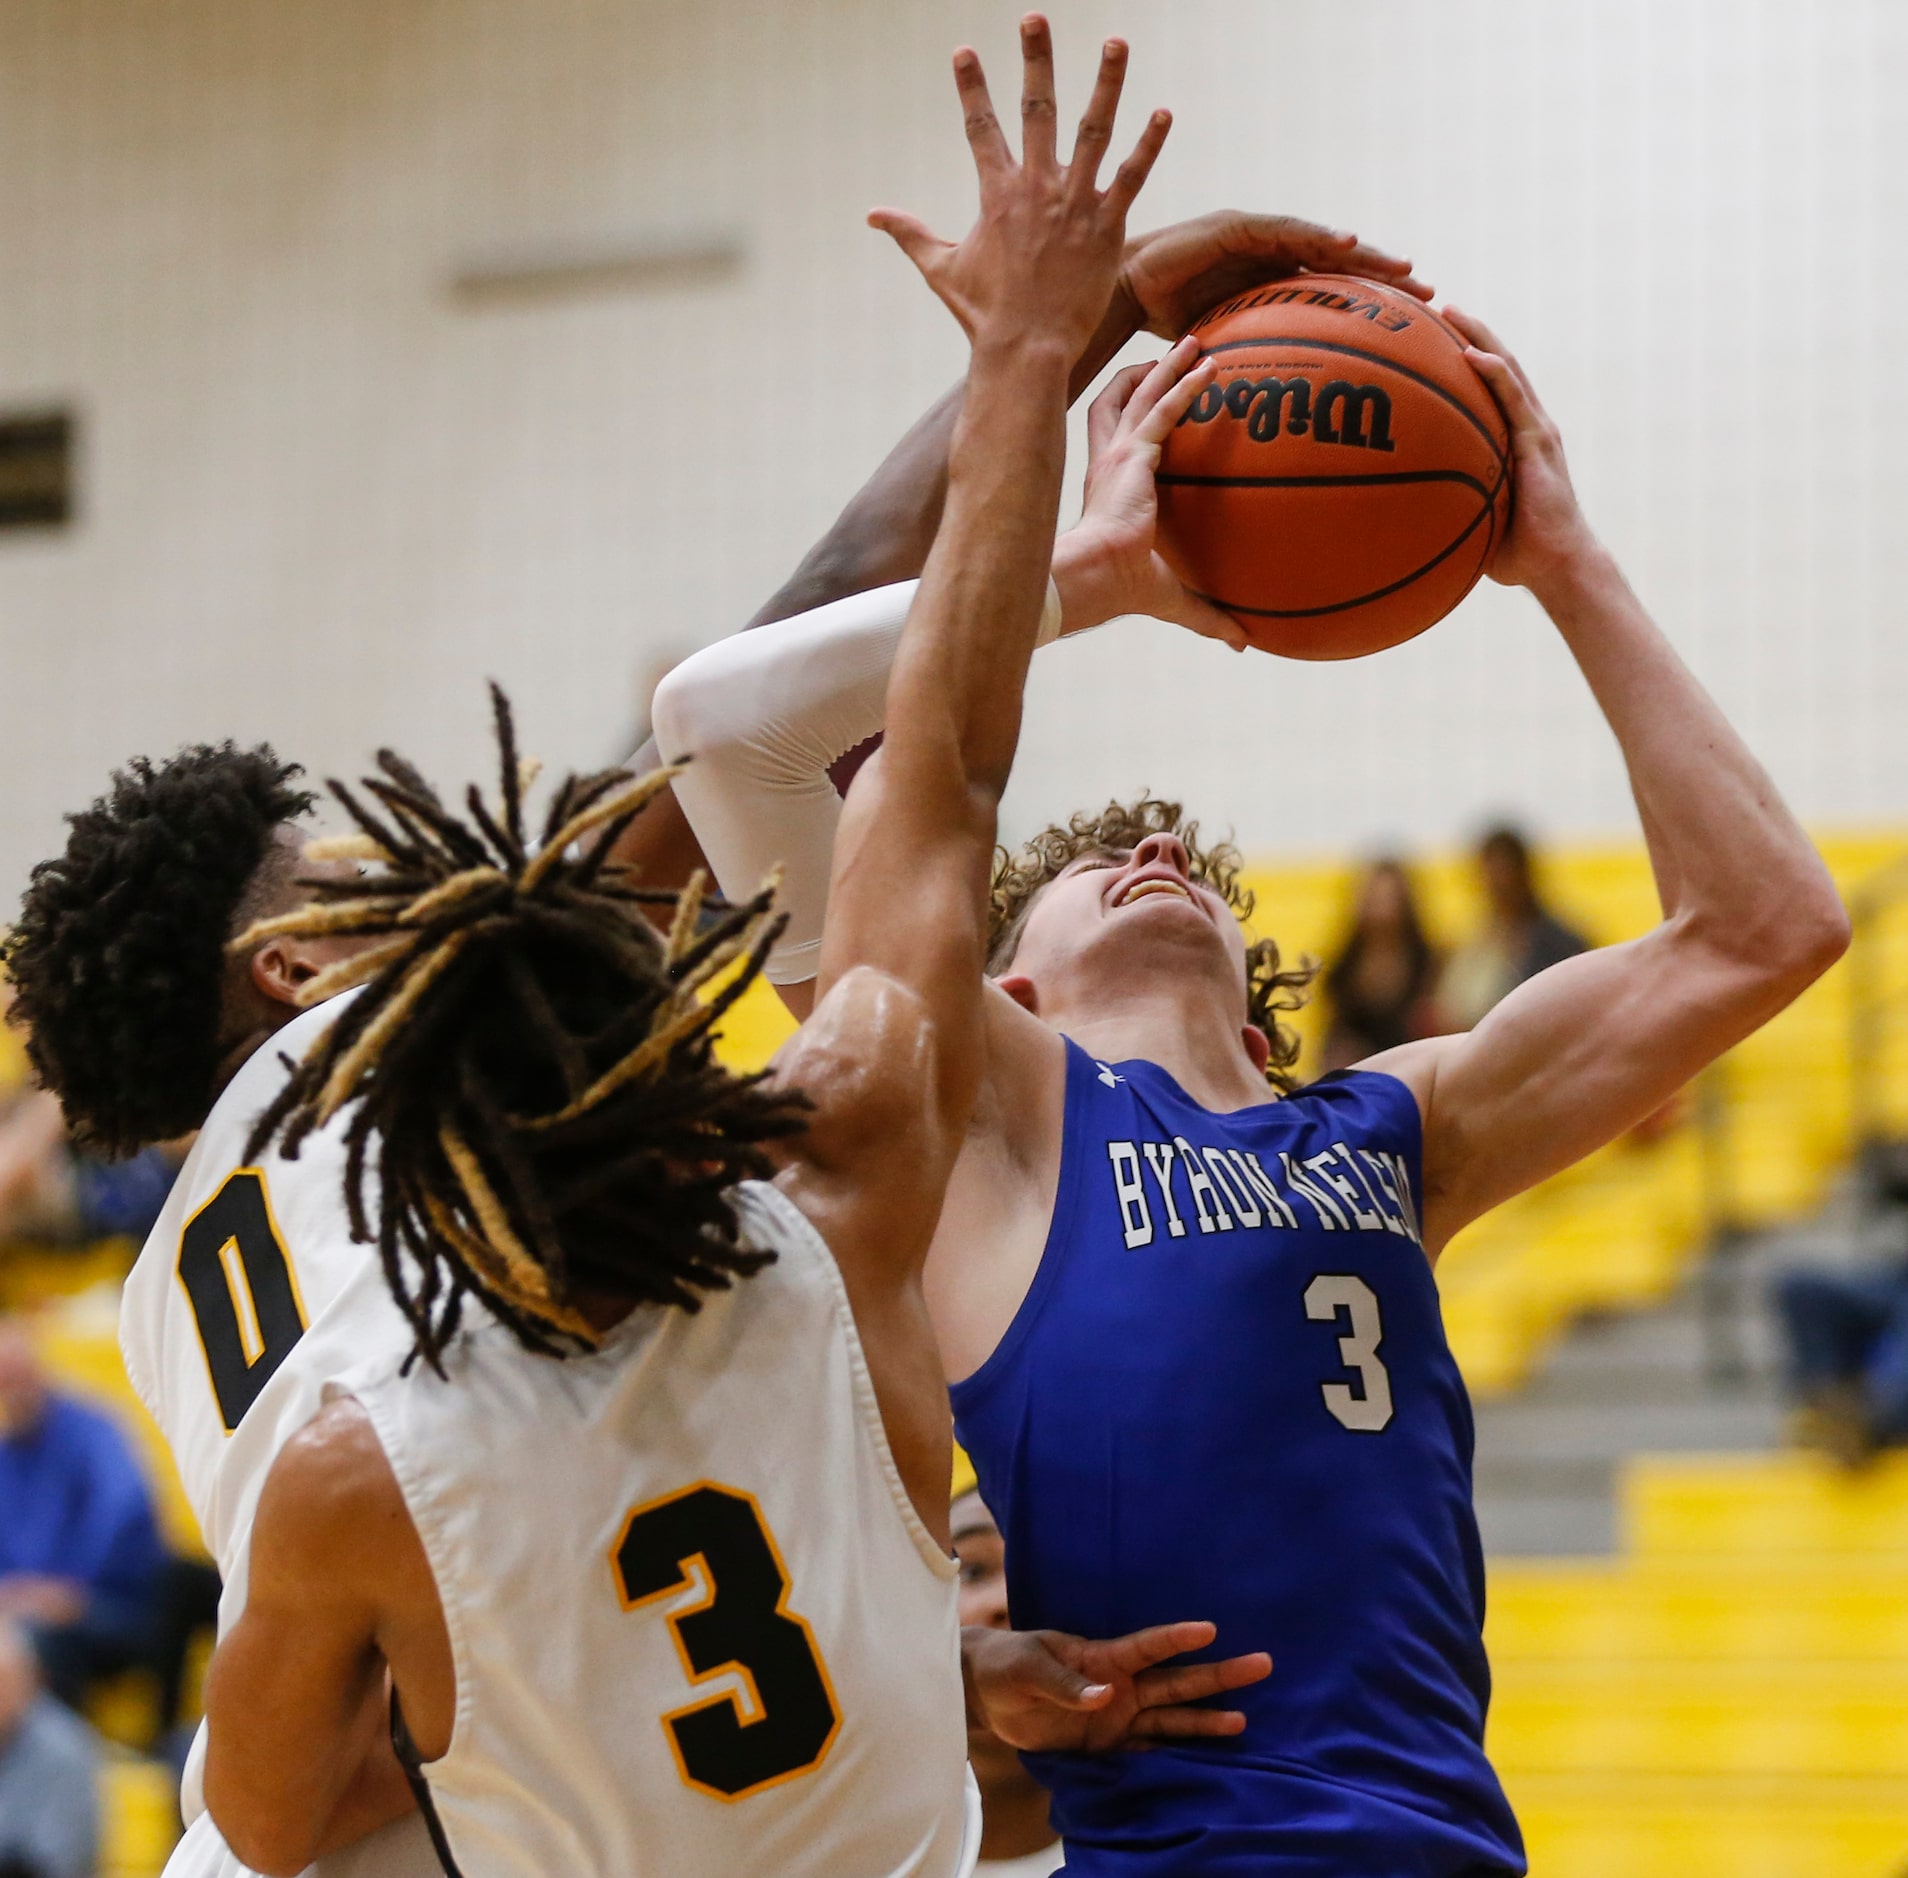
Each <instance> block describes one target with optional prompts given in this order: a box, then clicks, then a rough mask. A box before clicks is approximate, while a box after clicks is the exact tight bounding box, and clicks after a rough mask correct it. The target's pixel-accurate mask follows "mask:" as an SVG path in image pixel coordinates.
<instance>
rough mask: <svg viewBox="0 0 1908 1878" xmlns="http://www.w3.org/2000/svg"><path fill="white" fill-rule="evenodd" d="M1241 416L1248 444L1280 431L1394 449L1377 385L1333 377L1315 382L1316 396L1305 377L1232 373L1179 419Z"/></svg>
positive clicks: (1387, 403) (1385, 400) (1387, 404)
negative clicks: (1237, 375)
mask: <svg viewBox="0 0 1908 1878" xmlns="http://www.w3.org/2000/svg"><path fill="white" fill-rule="evenodd" d="M1222 411H1223V412H1224V413H1225V414H1226V415H1227V416H1228V417H1235V418H1243V419H1244V420H1245V427H1246V435H1247V436H1248V437H1250V438H1251V439H1252V440H1253V442H1254V443H1275V442H1277V441H1278V438H1279V436H1280V435H1281V434H1282V433H1283V434H1285V435H1288V436H1293V437H1303V436H1304V435H1305V434H1306V433H1307V432H1308V431H1309V432H1310V433H1311V436H1312V440H1313V442H1315V443H1347V444H1351V445H1353V446H1354V447H1355V448H1357V449H1360V450H1395V449H1396V448H1397V445H1396V444H1394V443H1393V442H1392V441H1391V399H1390V397H1389V396H1388V395H1387V394H1386V393H1385V392H1384V391H1383V390H1381V389H1380V388H1379V387H1378V386H1377V385H1354V384H1352V383H1351V382H1350V381H1349V380H1347V379H1343V378H1334V379H1333V380H1332V381H1331V382H1330V383H1329V384H1327V385H1321V386H1320V387H1319V391H1318V397H1317V399H1316V400H1314V399H1313V396H1312V383H1311V380H1310V379H1308V378H1235V379H1234V380H1233V381H1232V382H1231V383H1230V384H1229V385H1226V386H1225V387H1223V388H1221V387H1220V386H1219V385H1216V384H1213V385H1208V386H1207V387H1206V388H1205V390H1204V391H1202V392H1201V393H1200V394H1199V396H1198V397H1197V398H1195V399H1194V400H1193V403H1192V408H1191V409H1190V410H1189V411H1187V413H1186V415H1185V416H1184V417H1182V418H1181V419H1180V420H1179V421H1180V423H1181V424H1182V425H1183V424H1210V423H1211V422H1212V421H1213V419H1214V418H1216V417H1217V416H1218V415H1219V414H1220V413H1221V412H1222Z"/></svg>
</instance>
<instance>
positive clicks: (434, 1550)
mask: <svg viewBox="0 0 1908 1878" xmlns="http://www.w3.org/2000/svg"><path fill="white" fill-rule="evenodd" d="M418 1380H419V1379H418V1378H417V1377H416V1376H411V1377H408V1378H407V1377H403V1376H393V1377H387V1378H385V1379H383V1381H382V1383H381V1384H379V1383H373V1384H367V1385H362V1386H359V1385H354V1384H352V1383H348V1382H343V1383H329V1384H327V1385H326V1387H325V1392H324V1399H325V1400H326V1401H327V1402H334V1401H336V1400H337V1399H338V1397H339V1396H347V1395H348V1396H349V1397H350V1398H351V1399H352V1400H353V1401H354V1402H356V1403H357V1404H358V1406H359V1407H360V1408H362V1409H363V1410H364V1412H365V1414H366V1415H367V1416H368V1417H369V1418H370V1421H371V1428H372V1432H373V1433H374V1434H376V1436H377V1438H378V1446H379V1447H381V1448H382V1449H383V1450H384V1460H385V1465H386V1466H388V1467H389V1468H390V1470H391V1475H392V1478H393V1479H394V1480H396V1482H397V1483H398V1491H399V1492H400V1493H401V1494H403V1496H404V1505H405V1510H406V1511H407V1512H409V1514H410V1515H411V1524H412V1525H413V1526H414V1527H416V1528H417V1536H418V1539H419V1541H420V1542H421V1543H422V1545H423V1547H424V1557H425V1559H426V1561H427V1562H428V1563H429V1565H430V1568H431V1578H432V1580H433V1582H434V1583H435V1584H436V1586H437V1603H438V1608H439V1609H440V1610H442V1611H443V1613H444V1629H445V1632H446V1634H447V1635H448V1636H449V1637H450V1646H451V1675H452V1677H453V1679H454V1681H455V1684H456V1687H455V1690H454V1692H453V1695H452V1699H451V1738H450V1741H449V1744H448V1745H447V1746H446V1747H445V1749H444V1752H443V1753H442V1754H440V1755H439V1756H438V1757H437V1759H436V1760H434V1761H426V1762H424V1766H425V1768H426V1769H429V1768H438V1769H440V1770H441V1769H447V1768H450V1767H452V1766H453V1765H454V1764H455V1762H456V1761H457V1760H458V1759H459V1757H460V1755H461V1754H462V1752H463V1750H464V1744H465V1743H466V1742H467V1741H468V1740H469V1739H470V1731H471V1727H472V1721H471V1710H472V1705H473V1703H474V1701H475V1679H474V1676H473V1674H472V1671H471V1658H470V1644H469V1641H468V1639H467V1637H466V1635H465V1631H464V1610H463V1606H462V1604H461V1603H460V1602H459V1601H458V1600H457V1599H456V1598H455V1597H453V1596H452V1595H451V1593H450V1591H449V1590H448V1589H447V1588H446V1587H447V1586H448V1585H450V1584H451V1583H453V1582H454V1580H455V1574H454V1573H452V1572H451V1570H450V1544H449V1541H448V1540H447V1539H446V1537H445V1535H444V1532H443V1530H442V1527H441V1525H440V1522H439V1520H438V1516H437V1510H436V1505H435V1502H434V1501H433V1500H432V1498H431V1496H430V1494H429V1492H428V1491H427V1490H426V1488H425V1486H424V1483H423V1482H422V1481H421V1480H420V1479H419V1478H418V1477H417V1475H416V1474H415V1473H414V1472H413V1471H412V1468H411V1465H410V1461H409V1459H408V1458H407V1457H406V1455H405V1453H404V1448H403V1443H402V1442H401V1440H400V1439H399V1438H398V1431H397V1426H396V1424H395V1422H394V1421H393V1419H392V1417H391V1408H390V1402H389V1399H388V1391H389V1390H390V1389H391V1388H392V1387H393V1386H396V1387H405V1386H409V1387H413V1388H415V1387H416V1386H417V1384H418Z"/></svg>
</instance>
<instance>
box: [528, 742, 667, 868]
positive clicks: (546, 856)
mask: <svg viewBox="0 0 1908 1878" xmlns="http://www.w3.org/2000/svg"><path fill="white" fill-rule="evenodd" d="M682 771H683V766H682V764H680V763H666V764H664V765H663V767H662V768H661V769H653V770H651V771H650V772H649V774H648V775H647V776H639V777H637V778H636V780H635V781H634V782H631V783H626V784H625V785H624V786H623V787H622V788H620V789H612V790H611V791H610V792H609V794H608V795H606V796H603V797H601V798H600V799H599V800H597V801H595V802H592V803H591V804H590V806H589V807H588V808H586V809H585V810H583V812H582V813H581V814H579V815H573V816H571V818H570V819H569V820H568V821H567V822H565V823H564V824H563V826H562V827H561V828H559V829H558V830H557V831H556V833H555V834H553V835H552V836H551V837H550V839H549V840H548V841H546V842H545V843H544V844H543V850H542V852H541V853H539V854H538V855H537V857H536V859H535V860H533V861H532V862H531V863H530V865H529V866H528V867H526V868H525V869H524V870H523V878H522V879H521V880H520V881H519V882H518V883H517V884H518V887H519V888H520V889H521V891H523V892H524V893H529V892H531V891H533V890H534V889H535V887H536V886H537V883H538V882H539V881H541V880H542V879H543V877H544V875H545V874H547V873H548V872H549V871H550V870H551V869H552V868H553V867H555V866H556V865H557V864H558V862H559V861H561V860H562V858H563V856H564V855H565V853H567V852H568V850H569V849H570V848H571V847H572V846H573V845H574V844H575V843H576V842H578V841H581V840H582V839H583V837H584V836H585V835H587V834H588V833H589V832H590V830H591V829H592V828H601V827H602V826H603V824H604V823H605V822H613V821H615V820H617V819H618V818H619V817H620V816H624V815H634V814H635V813H636V811H637V810H638V809H640V808H642V807H643V806H644V805H645V804H646V803H647V802H648V801H649V800H650V798H651V797H652V796H657V795H660V794H661V793H662V791H663V790H665V789H666V788H668V787H669V785H670V783H671V782H672V781H674V780H675V778H676V777H678V776H680V775H681V774H682Z"/></svg>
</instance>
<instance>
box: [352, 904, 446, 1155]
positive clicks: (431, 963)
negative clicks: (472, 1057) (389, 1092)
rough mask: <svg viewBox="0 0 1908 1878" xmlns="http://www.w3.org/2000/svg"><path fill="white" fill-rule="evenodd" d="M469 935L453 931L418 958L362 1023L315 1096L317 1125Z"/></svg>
mask: <svg viewBox="0 0 1908 1878" xmlns="http://www.w3.org/2000/svg"><path fill="white" fill-rule="evenodd" d="M469 937H470V933H469V932H468V930H466V931H464V932H456V933H452V934H451V936H450V937H449V938H448V939H446V940H445V941H444V943H443V944H442V945H441V946H438V947H437V948H436V949H435V950H434V951H432V952H430V953H428V954H427V955H426V956H425V957H424V958H423V959H422V960H420V961H419V963H418V964H417V965H416V966H415V967H414V968H413V969H412V970H411V971H410V972H408V973H407V974H406V975H405V977H404V979H403V981H402V982H401V983H400V985H399V986H398V989H397V991H396V993H395V995H394V996H393V997H392V999H391V1002H390V1003H389V1004H387V1005H386V1006H385V1007H384V1009H383V1010H381V1011H380V1012H379V1013H378V1014H377V1016H376V1018H374V1019H373V1020H372V1022H371V1023H369V1024H367V1025H366V1026H365V1030H364V1035H363V1036H361V1037H360V1038H359V1039H358V1040H357V1041H356V1042H355V1043H354V1044H353V1045H352V1046H351V1048H350V1049H349V1050H347V1051H346V1052H345V1053H344V1055H343V1056H341V1057H340V1058H339V1059H338V1061H337V1062H336V1063H335V1064H334V1065H333V1066H332V1070H331V1074H330V1075H329V1076H327V1077H326V1078H325V1086H324V1088H323V1090H322V1091H321V1092H320V1093H319V1097H318V1103H317V1114H318V1126H319V1127H321V1128H322V1127H323V1126H324V1125H325V1123H326V1122H328V1121H330V1120H331V1118H332V1117H333V1116H334V1115H336V1114H337V1112H338V1111H339V1110H340V1109H341V1108H343V1107H344V1105H345V1104H346V1103H347V1102H349V1101H350V1100H351V1096H352V1091H353V1090H354V1089H355V1088H356V1086H357V1083H358V1079H359V1078H360V1077H361V1076H362V1075H363V1074H364V1072H365V1071H366V1070H367V1069H369V1068H370V1067H371V1065H372V1064H373V1063H375V1062H376V1061H377V1060H378V1057H379V1055H380V1054H381V1053H382V1052H383V1049H384V1046H385V1045H386V1044H387V1043H388V1042H390V1040H391V1038H392V1037H393V1036H394V1035H395V1034H396V1032H397V1030H398V1027H399V1026H400V1025H401V1024H402V1023H403V1022H404V1020H405V1019H406V1018H407V1017H409V1016H410V1014H411V1012H412V1011H413V1010H415V1009H416V1008H417V1002H418V1000H419V999H420V998H421V997H423V995H424V994H425V992H427V991H428V990H429V989H430V988H431V986H432V985H433V984H434V983H435V982H436V981H437V980H438V979H439V978H441V977H442V976H443V974H444V973H445V972H446V971H447V970H448V969H449V968H450V967H451V965H453V964H454V963H455V962H456V959H457V955H458V954H459V953H460V952H461V951H463V949H464V942H465V941H466V940H467V939H468V938H469Z"/></svg>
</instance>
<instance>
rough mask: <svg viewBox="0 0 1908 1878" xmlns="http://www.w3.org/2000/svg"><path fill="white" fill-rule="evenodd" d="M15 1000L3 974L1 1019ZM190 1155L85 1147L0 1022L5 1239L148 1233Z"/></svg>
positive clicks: (179, 1149)
mask: <svg viewBox="0 0 1908 1878" xmlns="http://www.w3.org/2000/svg"><path fill="white" fill-rule="evenodd" d="M12 1001H13V994H12V992H11V990H10V989H8V988H7V987H6V986H5V984H4V981H0V1019H4V1017H5V1015H6V1011H7V1008H8V1007H9V1006H10V1005H11V1003H12ZM184 1159H185V1144H184V1143H171V1144H168V1145H166V1146H164V1147H156V1148H147V1149H146V1150H145V1151H144V1152H143V1153H140V1154H135V1155H134V1156H133V1157H132V1158H131V1159H130V1160H126V1161H101V1160H96V1159H94V1157H93V1156H91V1155H89V1154H83V1153H81V1152H80V1151H79V1150H78V1149H77V1148H75V1147H74V1146H73V1145H72V1144H71V1143H70V1142H69V1141H68V1139H67V1134H66V1124H65V1122H64V1120H63V1119H62V1118H61V1115H60V1105H59V1103H58V1102H56V1101H55V1100H54V1099H53V1097H52V1096H51V1095H49V1094H48V1093H47V1092H46V1091H45V1090H44V1089H39V1088H36V1087H34V1085H33V1084H32V1083H31V1082H30V1081H29V1080H28V1070H27V1061H26V1052H25V1050H24V1048H23V1047H22V1045H21V1043H20V1039H19V1035H18V1033H17V1032H16V1031H14V1030H13V1029H11V1028H10V1027H7V1026H6V1025H4V1023H0V1242H3V1241H6V1240H9V1239H25V1240H31V1241H34V1242H35V1243H38V1244H41V1245H86V1244H90V1243H91V1242H92V1241H93V1240H95V1239H109V1238H118V1237H122V1236H123V1237H125V1238H128V1239H143V1238H145V1236H146V1234H147V1233H148V1232H150V1231H151V1230H152V1223H153V1221H154V1220H155V1219H157V1218H158V1217H159V1209H160V1208H161V1207H162V1206H164V1205H165V1201H166V1195H167V1193H169V1192H170V1191H171V1188H172V1180H173V1176H174V1175H175V1174H176V1173H177V1172H178V1171H179V1163H180V1162H181V1161H182V1160H184ZM0 1878H4V1874H0Z"/></svg>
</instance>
